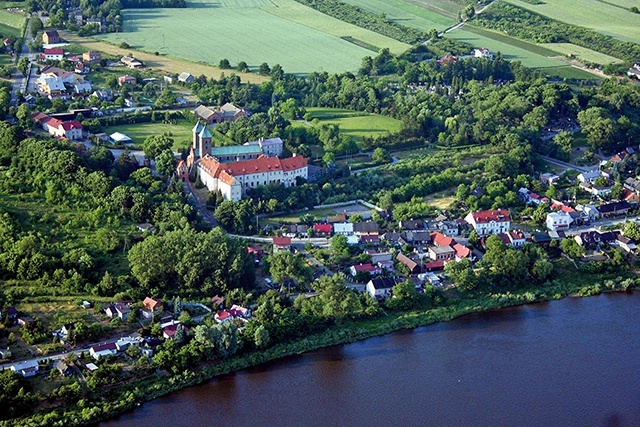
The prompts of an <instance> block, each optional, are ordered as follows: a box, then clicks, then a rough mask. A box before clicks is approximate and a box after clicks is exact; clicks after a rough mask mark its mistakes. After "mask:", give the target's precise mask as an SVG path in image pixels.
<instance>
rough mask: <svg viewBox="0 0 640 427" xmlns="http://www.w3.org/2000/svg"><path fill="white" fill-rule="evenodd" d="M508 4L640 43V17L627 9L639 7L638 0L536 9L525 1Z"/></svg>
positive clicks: (553, 1) (559, 0) (594, 0)
mask: <svg viewBox="0 0 640 427" xmlns="http://www.w3.org/2000/svg"><path fill="white" fill-rule="evenodd" d="M506 1H507V2H509V3H511V4H514V5H516V6H519V7H522V8H525V9H529V10H531V11H532V12H535V13H539V14H540V15H544V16H547V17H549V18H552V19H555V20H558V21H562V22H566V23H568V24H573V25H578V26H581V27H585V28H589V29H592V30H594V31H597V32H599V33H602V34H607V35H609V36H612V37H615V38H617V39H620V40H625V41H629V42H633V43H638V41H640V14H637V13H632V12H629V10H627V9H626V8H628V7H630V6H636V7H637V6H640V4H639V3H638V2H637V1H635V0H614V1H611V2H610V1H609V0H607V1H598V0H573V1H567V0H544V1H543V2H542V4H536V5H534V4H530V3H527V2H525V1H522V0H506ZM610 3H613V4H610Z"/></svg>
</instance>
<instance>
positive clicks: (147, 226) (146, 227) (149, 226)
mask: <svg viewBox="0 0 640 427" xmlns="http://www.w3.org/2000/svg"><path fill="white" fill-rule="evenodd" d="M136 228H137V229H138V231H139V232H141V233H146V232H147V231H148V232H149V233H155V231H156V227H154V226H153V224H149V223H148V222H143V223H140V224H136Z"/></svg>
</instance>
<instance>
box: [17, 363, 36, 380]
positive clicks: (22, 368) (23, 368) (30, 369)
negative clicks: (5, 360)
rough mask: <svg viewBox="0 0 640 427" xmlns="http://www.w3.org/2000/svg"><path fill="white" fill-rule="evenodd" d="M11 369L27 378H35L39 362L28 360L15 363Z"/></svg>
mask: <svg viewBox="0 0 640 427" xmlns="http://www.w3.org/2000/svg"><path fill="white" fill-rule="evenodd" d="M10 369H11V370H12V371H13V372H15V373H17V374H20V375H22V376H23V377H25V378H30V377H34V376H35V375H36V374H37V373H38V369H39V367H38V361H37V360H26V361H24V362H19V363H15V364H13V365H11V367H10Z"/></svg>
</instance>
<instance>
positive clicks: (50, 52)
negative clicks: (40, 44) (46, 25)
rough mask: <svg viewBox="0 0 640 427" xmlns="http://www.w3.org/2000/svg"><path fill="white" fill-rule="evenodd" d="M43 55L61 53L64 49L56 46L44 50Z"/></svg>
mask: <svg viewBox="0 0 640 427" xmlns="http://www.w3.org/2000/svg"><path fill="white" fill-rule="evenodd" d="M44 54H45V55H62V54H64V50H62V49H58V48H51V49H45V50H44Z"/></svg>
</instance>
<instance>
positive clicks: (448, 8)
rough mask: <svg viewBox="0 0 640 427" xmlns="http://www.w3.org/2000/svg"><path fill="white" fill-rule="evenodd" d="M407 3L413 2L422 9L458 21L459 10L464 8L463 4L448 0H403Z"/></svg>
mask: <svg viewBox="0 0 640 427" xmlns="http://www.w3.org/2000/svg"><path fill="white" fill-rule="evenodd" d="M402 1H404V2H405V3H409V4H413V5H415V6H418V7H420V8H422V9H426V10H429V11H431V12H434V13H437V14H438V15H442V16H446V17H447V18H450V19H453V20H455V21H456V22H458V12H460V11H461V10H462V6H461V5H459V4H458V3H454V2H452V1H448V0H402Z"/></svg>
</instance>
